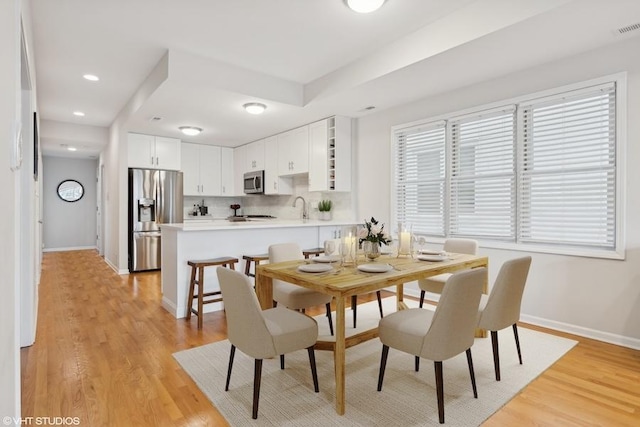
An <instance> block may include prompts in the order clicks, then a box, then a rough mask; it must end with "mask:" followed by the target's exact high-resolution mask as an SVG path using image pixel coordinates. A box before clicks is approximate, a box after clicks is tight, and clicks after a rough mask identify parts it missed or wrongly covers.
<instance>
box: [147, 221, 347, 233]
mask: <svg viewBox="0 0 640 427" xmlns="http://www.w3.org/2000/svg"><path fill="white" fill-rule="evenodd" d="M354 224H357V222H356V221H338V220H333V221H320V220H315V219H309V220H306V221H303V220H300V219H298V220H295V219H261V218H252V219H251V220H249V221H237V222H233V221H227V220H226V219H207V218H198V219H195V218H193V219H191V218H190V219H189V220H186V221H185V222H184V223H182V224H160V228H161V229H163V230H177V231H212V230H235V229H239V228H240V229H251V228H290V227H338V226H343V225H354Z"/></svg>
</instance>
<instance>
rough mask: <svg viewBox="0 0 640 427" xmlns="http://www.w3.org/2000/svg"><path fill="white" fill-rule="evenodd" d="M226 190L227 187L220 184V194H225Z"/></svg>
mask: <svg viewBox="0 0 640 427" xmlns="http://www.w3.org/2000/svg"><path fill="white" fill-rule="evenodd" d="M226 192H227V188H226V187H225V186H224V185H223V186H222V194H225V193H226Z"/></svg>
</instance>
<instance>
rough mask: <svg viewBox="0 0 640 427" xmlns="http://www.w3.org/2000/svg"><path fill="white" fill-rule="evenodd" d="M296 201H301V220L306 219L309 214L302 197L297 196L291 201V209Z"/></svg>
mask: <svg viewBox="0 0 640 427" xmlns="http://www.w3.org/2000/svg"><path fill="white" fill-rule="evenodd" d="M298 199H302V219H308V218H309V214H308V213H307V202H306V201H305V200H304V197H302V196H298V197H296V198H295V199H294V200H293V207H294V208H295V207H296V202H297V201H298Z"/></svg>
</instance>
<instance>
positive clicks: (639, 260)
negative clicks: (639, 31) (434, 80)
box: [356, 37, 640, 348]
mask: <svg viewBox="0 0 640 427" xmlns="http://www.w3.org/2000/svg"><path fill="white" fill-rule="evenodd" d="M639 51H640V38H638V37H635V38H632V39H629V40H626V41H623V42H620V43H617V44H615V45H611V46H609V47H604V48H601V49H598V50H595V51H592V52H588V53H585V54H582V55H578V56H575V57H571V58H566V59H563V60H560V61H557V62H553V63H550V64H546V65H544V66H540V67H536V68H532V69H529V70H525V71H522V72H518V73H514V74H511V75H508V76H505V77H501V78H498V79H495V80H492V81H489V82H485V83H482V84H477V85H472V86H469V87H465V88H460V89H458V90H455V91H452V92H449V93H444V94H441V95H438V96H434V97H430V98H428V99H423V100H420V101H418V102H415V103H411V104H407V105H403V106H401V107H397V108H393V109H390V110H386V111H382V112H380V113H378V114H373V115H370V116H367V117H365V118H361V119H359V120H358V124H357V141H358V142H357V152H358V155H357V156H356V157H357V158H358V167H357V180H358V182H359V183H360V185H359V187H358V193H359V197H358V206H357V210H358V212H359V213H360V214H361V215H365V216H371V215H374V216H376V217H377V218H378V217H379V219H381V220H383V221H384V222H388V221H389V219H390V217H391V214H390V209H391V208H390V205H389V202H390V200H389V197H388V195H389V194H390V188H389V185H390V182H389V180H387V179H381V178H380V177H384V176H389V173H390V159H389V157H388V156H382V155H380V153H390V128H391V126H394V125H398V124H403V123H408V122H412V121H415V120H420V119H424V118H428V117H432V116H437V115H441V114H445V113H450V112H456V111H459V110H463V109H466V108H471V107H474V106H478V105H483V104H487V103H491V102H495V101H500V100H506V99H509V98H512V97H516V96H519V95H525V94H528V93H533V92H536V91H541V90H545V89H551V88H554V87H559V86H563V85H567V84H571V83H576V82H580V81H584V80H589V79H592V78H596V77H601V76H605V75H609V74H614V73H617V72H621V71H627V72H628V118H629V119H628V129H627V136H628V137H627V141H628V144H627V159H626V171H627V177H626V183H628V184H627V194H626V209H625V214H626V215H625V216H626V223H625V224H624V226H625V230H626V232H625V239H626V249H627V251H626V259H625V260H624V261H613V260H602V259H592V258H583V257H571V256H560V255H546V254H538V253H532V254H531V255H532V256H533V263H532V267H531V273H530V275H529V280H528V282H527V288H526V290H525V295H524V300H523V305H522V314H523V316H522V320H525V321H530V322H532V323H537V324H541V325H546V326H550V327H552V328H556V329H561V330H567V331H571V332H574V333H577V334H580V335H585V336H591V337H594V338H597V339H600V340H604V341H609V342H614V343H620V344H623V345H627V346H631V347H635V348H640V215H639V214H638V212H639V209H640V191H637V187H636V186H635V185H633V183H637V182H640V168H639V167H638V166H637V165H638V164H639V163H640V144H638V140H639V139H640V121H639V120H638V117H640V55H638V52H639ZM469 72H470V73H472V72H473V69H472V68H469ZM481 253H483V254H486V255H488V256H489V259H490V283H492V282H493V280H494V279H495V276H496V274H497V271H498V269H499V267H500V265H501V264H502V263H503V262H504V261H505V260H507V259H510V258H514V257H517V256H523V255H526V253H524V252H514V251H505V250H497V249H485V248H482V249H481ZM405 289H406V291H407V292H408V293H410V292H412V291H413V292H416V291H415V288H413V289H411V286H409V289H407V288H405Z"/></svg>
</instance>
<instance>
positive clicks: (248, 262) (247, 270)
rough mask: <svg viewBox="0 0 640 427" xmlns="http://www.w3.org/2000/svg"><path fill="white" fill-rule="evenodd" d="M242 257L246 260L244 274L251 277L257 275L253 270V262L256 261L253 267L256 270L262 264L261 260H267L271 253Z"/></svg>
mask: <svg viewBox="0 0 640 427" xmlns="http://www.w3.org/2000/svg"><path fill="white" fill-rule="evenodd" d="M242 259H243V260H244V274H245V275H247V276H249V277H256V275H255V274H254V273H252V272H251V263H254V266H253V267H254V271H255V267H257V266H258V264H260V261H267V260H268V259H269V254H260V255H242Z"/></svg>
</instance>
